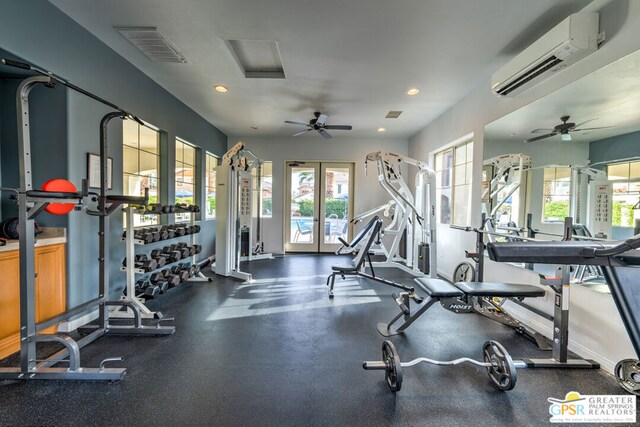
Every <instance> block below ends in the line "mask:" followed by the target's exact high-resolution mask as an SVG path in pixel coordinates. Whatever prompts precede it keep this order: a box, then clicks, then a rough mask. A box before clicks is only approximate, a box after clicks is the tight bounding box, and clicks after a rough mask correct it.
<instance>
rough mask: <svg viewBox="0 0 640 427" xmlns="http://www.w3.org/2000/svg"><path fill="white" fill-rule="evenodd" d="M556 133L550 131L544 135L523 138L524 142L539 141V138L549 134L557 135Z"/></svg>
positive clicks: (547, 136) (546, 136)
mask: <svg viewBox="0 0 640 427" xmlns="http://www.w3.org/2000/svg"><path fill="white" fill-rule="evenodd" d="M557 134H558V132H551V133H548V134H546V135H540V136H536V137H535V138H529V139H525V140H524V142H535V141H540V140H541V139H545V138H549V137H550V136H554V135H557Z"/></svg>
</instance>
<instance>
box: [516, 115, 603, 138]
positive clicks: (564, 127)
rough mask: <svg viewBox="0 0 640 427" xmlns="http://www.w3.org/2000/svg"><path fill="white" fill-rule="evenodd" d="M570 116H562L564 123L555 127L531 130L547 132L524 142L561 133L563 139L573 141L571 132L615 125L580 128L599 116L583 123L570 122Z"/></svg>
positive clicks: (533, 131)
mask: <svg viewBox="0 0 640 427" xmlns="http://www.w3.org/2000/svg"><path fill="white" fill-rule="evenodd" d="M569 118H570V116H562V117H560V120H561V121H562V123H560V124H559V125H557V126H556V127H554V128H553V129H534V130H532V131H531V133H542V132H546V133H545V134H544V135H540V136H536V137H533V138H529V139H525V140H524V142H535V141H540V140H541V139H545V138H551V137H552V136H556V135H560V137H561V138H562V140H563V141H571V132H581V131H585V130H596V129H608V128H612V127H613V126H601V127H595V128H580V126H582V125H584V124H585V123H589V122H592V121H594V120H598V119H597V118H595V119H589V120H586V121H584V122H582V123H578V124H575V123H571V122H569Z"/></svg>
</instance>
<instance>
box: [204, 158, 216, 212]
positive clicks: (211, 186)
mask: <svg viewBox="0 0 640 427" xmlns="http://www.w3.org/2000/svg"><path fill="white" fill-rule="evenodd" d="M217 167H218V158H217V157H216V156H214V155H213V154H211V153H209V152H207V160H206V171H207V176H206V182H205V184H206V185H205V187H206V188H205V194H206V200H207V206H206V207H205V218H206V219H214V218H215V217H216V168H217Z"/></svg>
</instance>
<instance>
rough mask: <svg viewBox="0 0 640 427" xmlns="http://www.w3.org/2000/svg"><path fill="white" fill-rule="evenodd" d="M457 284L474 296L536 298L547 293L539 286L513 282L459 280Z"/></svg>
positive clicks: (466, 292) (463, 290)
mask: <svg viewBox="0 0 640 427" xmlns="http://www.w3.org/2000/svg"><path fill="white" fill-rule="evenodd" d="M455 286H456V287H457V288H458V289H460V290H461V291H462V292H464V293H465V294H467V295H470V296H473V297H504V298H536V297H543V296H544V295H545V294H546V291H545V289H544V288H541V287H539V286H534V285H519V284H513V283H494V282H457V283H455Z"/></svg>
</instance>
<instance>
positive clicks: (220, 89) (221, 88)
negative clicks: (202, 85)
mask: <svg viewBox="0 0 640 427" xmlns="http://www.w3.org/2000/svg"><path fill="white" fill-rule="evenodd" d="M214 89H215V90H217V91H218V92H220V93H226V92H227V91H228V90H229V89H227V88H226V86H222V85H215V86H214Z"/></svg>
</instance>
